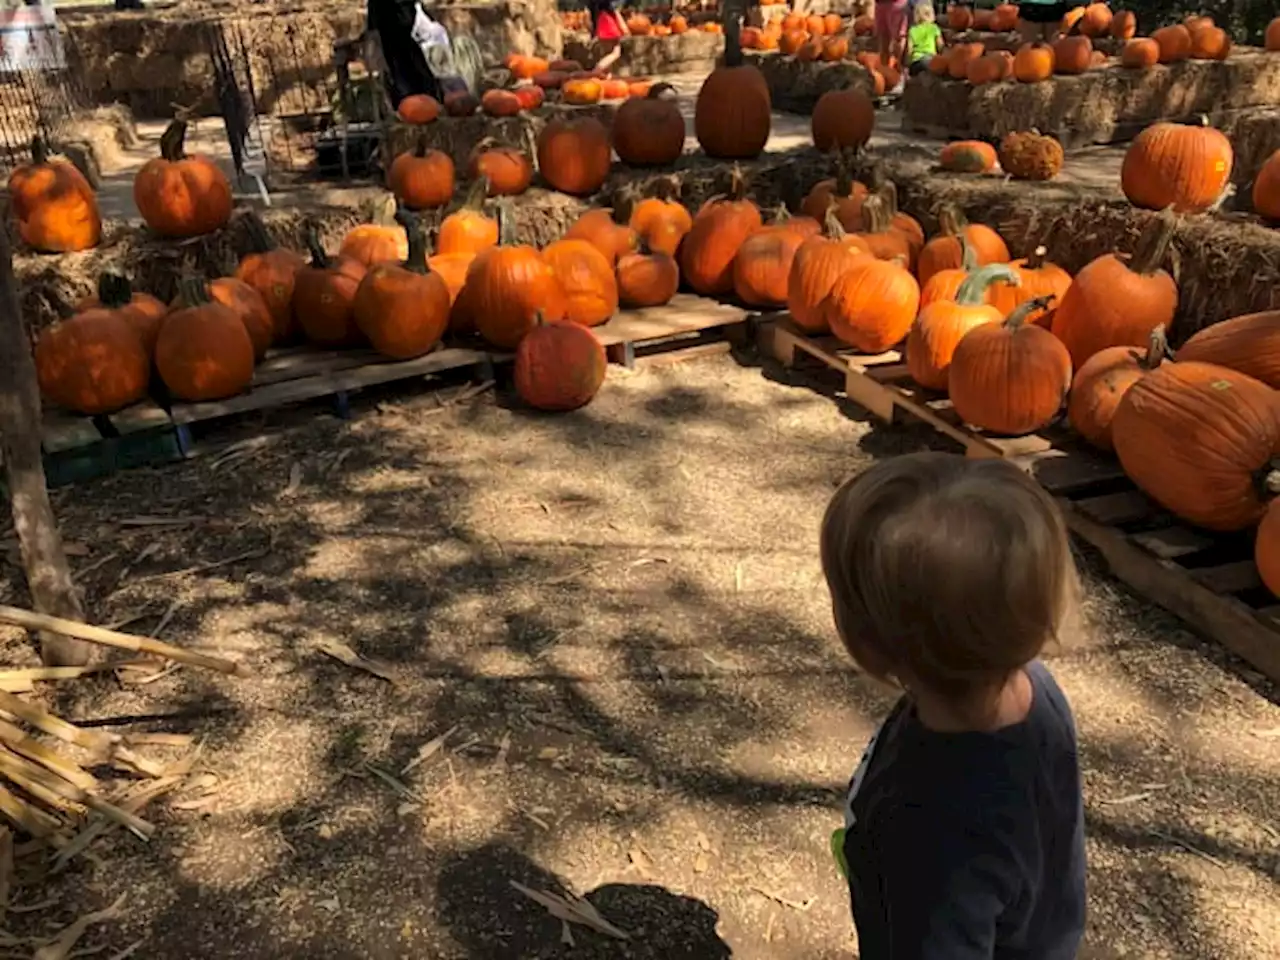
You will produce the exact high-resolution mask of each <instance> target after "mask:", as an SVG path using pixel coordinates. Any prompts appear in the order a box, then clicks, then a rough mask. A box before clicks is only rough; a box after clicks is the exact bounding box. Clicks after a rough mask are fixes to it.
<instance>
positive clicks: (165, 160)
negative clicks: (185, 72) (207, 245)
mask: <svg viewBox="0 0 1280 960" xmlns="http://www.w3.org/2000/svg"><path fill="white" fill-rule="evenodd" d="M186 136H187V124H186V121H185V120H175V121H173V123H171V124H169V126H168V128H166V129H165V131H164V134H163V135H162V136H161V137H160V156H159V157H155V158H153V159H151V160H148V161H147V162H146V163H145V164H143V165H142V169H141V170H139V171H138V174H137V176H136V177H134V179H133V202H134V205H135V206H136V207H137V208H138V213H139V214H141V215H142V219H143V221H144V222H145V223H146V225H147V226H148V227H150V228H151V229H152V230H154V231H155V232H156V233H158V234H160V235H161V236H162V237H173V238H175V239H180V238H186V237H198V236H201V235H203V234H206V233H212V232H213V231H215V230H220V229H222V228H223V227H225V226H226V225H227V221H228V220H230V219H231V183H230V181H229V180H227V175H226V174H225V173H223V172H222V168H221V167H219V166H218V165H217V164H216V163H214V162H213V161H212V160H210V159H209V158H208V157H204V156H200V155H198V154H197V155H195V156H190V157H189V156H187V154H186V150H185V143H184V141H185V140H186Z"/></svg>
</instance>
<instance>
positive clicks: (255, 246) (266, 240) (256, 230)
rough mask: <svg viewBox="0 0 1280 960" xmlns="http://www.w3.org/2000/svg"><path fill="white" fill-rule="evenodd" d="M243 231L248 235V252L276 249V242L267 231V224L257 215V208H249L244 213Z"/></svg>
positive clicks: (268, 251)
mask: <svg viewBox="0 0 1280 960" xmlns="http://www.w3.org/2000/svg"><path fill="white" fill-rule="evenodd" d="M244 232H245V233H247V234H248V235H249V252H250V253H270V252H271V251H272V250H275V249H276V246H277V245H276V242H275V240H274V239H273V238H272V236H271V234H270V233H268V232H267V225H266V224H265V223H263V222H262V217H260V216H258V211H257V210H249V211H247V212H246V213H245V215H244Z"/></svg>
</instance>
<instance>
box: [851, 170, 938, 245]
mask: <svg viewBox="0 0 1280 960" xmlns="http://www.w3.org/2000/svg"><path fill="white" fill-rule="evenodd" d="M873 182H876V183H877V186H876V196H877V197H879V198H880V202H881V203H882V204H883V205H884V209H885V212H886V213H887V214H888V217H889V226H890V228H891V229H893V230H896V231H897V232H898V233H900V234H902V235H903V236H904V237H906V238H907V252H908V258H907V265H908V266H909V267H911V268H912V269H914V268H915V263H916V258H917V257H919V256H920V251H921V250H923V249H924V244H925V237H924V227H922V226H920V221H919V220H917V219H916V218H915V217H913V216H911V214H909V213H903V212H902V211H901V210H899V209H898V186H897V184H895V183H894V182H893V181H892V180H885V179H883V176H882V174H880V173H879V172H878V170H877V172H876V174H875V175H874V177H873ZM865 219H866V218H865V217H864V226H865Z"/></svg>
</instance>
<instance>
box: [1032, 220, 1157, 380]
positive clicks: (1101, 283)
mask: <svg viewBox="0 0 1280 960" xmlns="http://www.w3.org/2000/svg"><path fill="white" fill-rule="evenodd" d="M1176 225H1177V224H1176V221H1175V220H1174V219H1173V217H1171V216H1165V215H1162V216H1160V217H1158V218H1156V219H1155V220H1153V221H1152V223H1151V225H1150V226H1148V228H1147V230H1146V232H1145V233H1144V234H1143V237H1142V239H1141V241H1140V242H1139V245H1138V248H1137V250H1136V251H1135V252H1134V255H1133V257H1132V258H1131V259H1130V260H1129V261H1128V262H1127V263H1126V262H1125V261H1123V260H1121V259H1120V258H1119V257H1117V256H1116V255H1115V254H1112V253H1108V254H1104V255H1103V256H1101V257H1098V258H1097V259H1095V260H1092V261H1090V262H1089V263H1087V264H1086V265H1085V266H1084V267H1083V268H1082V269H1081V270H1080V272H1079V273H1077V274H1076V276H1075V279H1074V280H1072V282H1071V286H1070V287H1069V288H1068V289H1067V292H1066V293H1065V294H1064V295H1063V297H1062V301H1061V302H1060V303H1059V304H1058V308H1057V310H1055V311H1054V315H1053V327H1052V329H1053V332H1054V334H1055V335H1056V336H1057V337H1058V339H1059V340H1061V341H1062V342H1063V343H1064V344H1066V346H1067V349H1068V350H1069V351H1070V353H1071V361H1072V363H1074V364H1075V366H1076V367H1080V366H1082V365H1083V364H1084V362H1085V361H1086V360H1088V359H1089V358H1090V357H1091V356H1093V355H1094V354H1095V353H1097V352H1098V351H1099V350H1102V349H1105V348H1106V347H1141V346H1145V345H1146V343H1147V340H1148V338H1149V337H1150V336H1151V331H1152V330H1154V329H1155V328H1156V327H1159V326H1164V327H1168V326H1169V325H1170V324H1171V323H1172V322H1173V314H1174V311H1175V310H1176V309H1177V307H1178V287H1177V284H1175V283H1174V280H1173V277H1171V276H1169V274H1168V273H1166V272H1165V271H1164V270H1162V269H1161V268H1160V264H1161V263H1163V262H1164V258H1165V256H1166V254H1167V253H1168V250H1169V244H1170V243H1171V242H1172V239H1173V233H1174V230H1175V228H1176Z"/></svg>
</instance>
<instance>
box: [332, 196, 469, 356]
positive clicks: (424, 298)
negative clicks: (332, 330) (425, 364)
mask: <svg viewBox="0 0 1280 960" xmlns="http://www.w3.org/2000/svg"><path fill="white" fill-rule="evenodd" d="M400 218H401V224H402V225H403V226H404V228H405V233H406V234H408V237H409V257H408V259H407V260H405V262H404V263H403V264H398V263H380V264H378V265H377V266H376V267H374V268H373V269H372V270H370V271H369V272H368V273H366V274H365V275H364V278H363V279H362V280H361V281H360V285H359V287H357V288H356V294H355V299H354V300H353V301H352V305H351V307H352V315H353V317H354V318H355V323H356V326H357V327H359V328H360V332H361V333H363V334H364V336H365V338H366V339H367V340H368V341H369V343H370V344H371V345H372V346H373V349H375V350H377V351H378V352H379V353H380V354H382V355H383V356H386V357H390V358H391V359H393V360H411V359H413V358H414V357H420V356H422V355H423V354H425V353H428V352H429V351H431V350H432V349H433V348H434V347H435V346H436V345H437V344H438V343H439V342H440V338H441V337H443V336H444V331H445V327H446V326H447V325H448V323H449V307H450V303H449V289H448V287H447V286H446V285H445V282H444V280H442V279H441V278H440V277H439V276H438V275H437V274H435V273H432V272H430V271H429V270H428V269H427V238H426V234H425V232H424V231H423V229H422V225H421V224H420V223H419V222H418V218H417V217H415V216H413V215H412V214H409V213H401V214H400Z"/></svg>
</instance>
